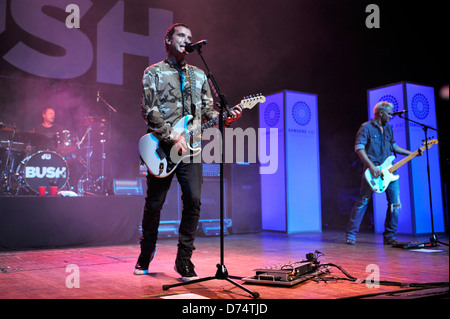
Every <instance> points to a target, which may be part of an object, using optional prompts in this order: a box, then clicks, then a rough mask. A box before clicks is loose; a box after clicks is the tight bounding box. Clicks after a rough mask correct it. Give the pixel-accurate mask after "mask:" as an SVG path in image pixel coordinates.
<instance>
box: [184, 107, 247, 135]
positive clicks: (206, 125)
mask: <svg viewBox="0 0 450 319" xmlns="http://www.w3.org/2000/svg"><path fill="white" fill-rule="evenodd" d="M238 105H239V104H238ZM222 117H223V119H224V120H225V119H226V118H227V117H228V112H224V113H223V116H222ZM217 123H219V116H217V117H216V118H213V119H212V120H209V121H208V122H206V123H203V124H202V125H201V127H199V128H197V129H194V130H192V131H189V139H190V138H192V136H196V135H198V134H199V133H203V131H204V130H206V129H208V128H211V127H215V126H216V125H217Z"/></svg>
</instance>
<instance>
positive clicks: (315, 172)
mask: <svg viewBox="0 0 450 319" xmlns="http://www.w3.org/2000/svg"><path fill="white" fill-rule="evenodd" d="M285 114H286V117H285V125H286V130H285V136H286V185H287V189H286V191H287V209H288V232H289V233H291V232H305V231H321V230H322V219H321V202H320V164H319V160H320V158H319V128H318V116H317V96H316V95H315V94H307V93H298V92H290V91H286V104H285Z"/></svg>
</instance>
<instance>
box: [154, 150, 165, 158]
mask: <svg viewBox="0 0 450 319" xmlns="http://www.w3.org/2000/svg"><path fill="white" fill-rule="evenodd" d="M156 154H158V156H159V158H160V159H165V158H166V154H165V153H164V151H163V150H162V149H161V148H160V147H158V148H157V149H156Z"/></svg>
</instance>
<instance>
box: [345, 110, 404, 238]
mask: <svg viewBox="0 0 450 319" xmlns="http://www.w3.org/2000/svg"><path fill="white" fill-rule="evenodd" d="M393 107H394V106H393V105H392V104H391V103H388V102H384V101H382V102H379V103H377V104H376V105H375V107H374V110H373V112H374V118H373V119H372V120H371V121H368V122H365V123H363V124H362V125H361V127H360V128H359V130H358V133H357V134H356V141H355V151H356V153H357V154H358V156H359V158H360V159H361V160H362V161H363V163H364V170H365V169H369V170H370V172H371V174H372V177H374V178H376V177H378V176H380V175H381V174H382V172H381V170H380V168H379V166H380V165H381V164H382V163H383V162H384V161H385V160H386V159H387V158H388V157H389V156H390V155H391V153H395V154H401V155H410V154H412V152H410V151H408V150H406V149H404V148H401V147H400V146H398V145H397V144H396V143H395V140H394V135H393V131H392V127H391V126H390V125H389V124H388V122H389V121H390V119H391V118H392V116H393ZM372 194H373V191H372V189H371V188H370V186H369V184H368V183H367V180H366V179H365V178H364V176H363V177H362V180H361V189H360V194H359V196H358V199H357V200H356V202H355V204H354V206H353V209H352V211H351V213H350V220H349V223H348V226H347V231H346V233H347V238H346V239H347V240H346V243H347V244H349V245H354V244H355V243H356V234H357V233H358V231H359V227H360V225H361V221H362V219H363V217H364V213H365V211H366V209H367V205H368V203H369V200H370V198H371V197H372ZM386 198H387V201H388V207H387V211H386V220H385V224H384V225H385V230H384V232H383V242H384V244H386V245H394V244H396V243H398V241H397V238H396V236H397V228H398V212H399V209H400V207H401V203H400V187H399V181H398V180H395V181H393V182H391V183H390V184H389V186H388V188H387V189H386Z"/></svg>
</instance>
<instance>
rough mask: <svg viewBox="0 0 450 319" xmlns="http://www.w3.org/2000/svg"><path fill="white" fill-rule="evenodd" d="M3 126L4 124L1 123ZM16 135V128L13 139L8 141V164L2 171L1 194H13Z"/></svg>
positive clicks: (6, 163) (14, 128)
mask: <svg viewBox="0 0 450 319" xmlns="http://www.w3.org/2000/svg"><path fill="white" fill-rule="evenodd" d="M0 124H2V126H3V123H0ZM15 134H16V126H14V127H13V133H12V136H11V139H9V140H8V144H7V145H8V146H7V147H6V162H5V168H4V170H3V171H2V175H1V181H0V193H11V192H12V190H11V175H13V174H14V172H13V171H12V170H13V167H14V162H12V163H11V152H12V146H13V141H14V135H15Z"/></svg>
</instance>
